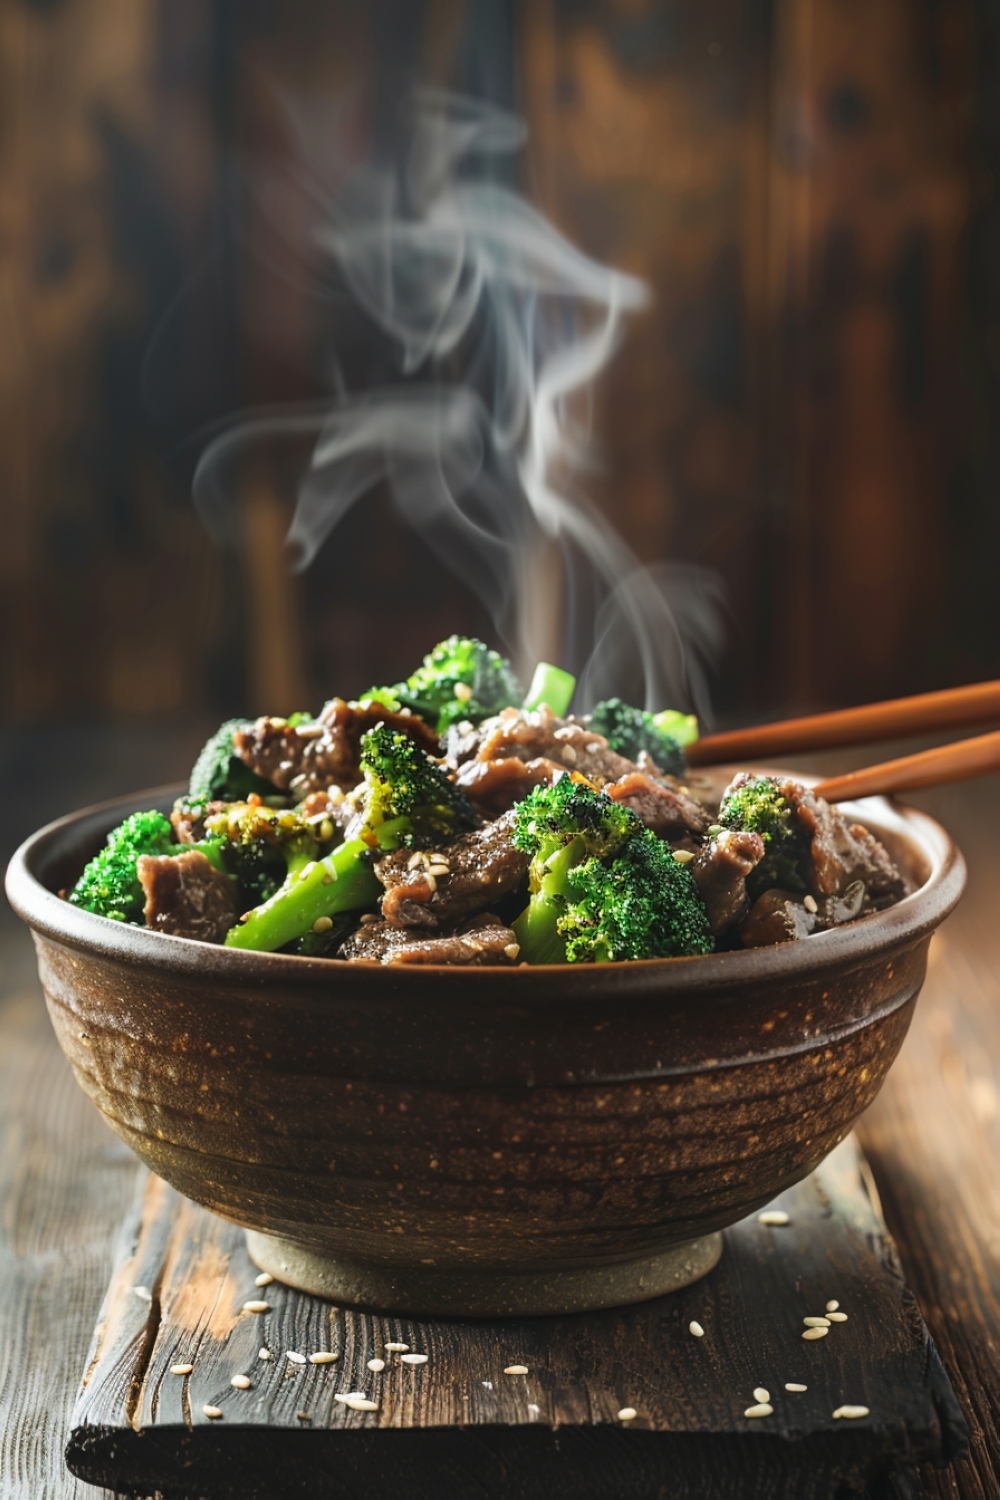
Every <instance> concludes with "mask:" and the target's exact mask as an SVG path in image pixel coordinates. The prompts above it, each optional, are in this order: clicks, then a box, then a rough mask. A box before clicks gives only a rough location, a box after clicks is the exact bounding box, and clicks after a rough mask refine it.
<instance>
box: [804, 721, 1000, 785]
mask: <svg viewBox="0 0 1000 1500" xmlns="http://www.w3.org/2000/svg"><path fill="white" fill-rule="evenodd" d="M991 771H1000V730H998V731H996V732H995V733H993V734H980V735H977V736H976V738H975V739H972V740H959V742H958V743H957V744H955V745H940V746H939V747H938V748H937V749H935V750H921V751H920V753H919V754H918V755H904V756H902V757H901V758H900V759H899V760H885V761H883V762H882V763H881V765H877V766H868V767H867V768H866V769H865V770H863V771H851V772H849V773H848V775H846V776H832V777H830V779H829V780H828V781H821V782H820V783H819V785H818V786H816V787H814V788H813V790H814V791H815V792H816V793H817V795H818V796H820V797H825V798H826V800H827V802H846V801H847V800H848V798H853V797H884V796H888V795H889V793H891V792H915V791H917V790H918V788H919V787H922V786H943V785H944V784H945V782H948V781H967V780H968V779H969V778H970V777H972V776H987V775H989V773H990V772H991Z"/></svg>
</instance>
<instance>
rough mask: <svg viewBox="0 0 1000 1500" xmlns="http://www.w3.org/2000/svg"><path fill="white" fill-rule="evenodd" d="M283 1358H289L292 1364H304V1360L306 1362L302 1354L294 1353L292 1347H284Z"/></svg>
mask: <svg viewBox="0 0 1000 1500" xmlns="http://www.w3.org/2000/svg"><path fill="white" fill-rule="evenodd" d="M285 1358H286V1359H287V1360H290V1361H291V1363H292V1364H293V1365H304V1364H305V1362H306V1357H305V1355H304V1354H296V1352H295V1350H294V1349H286V1350H285Z"/></svg>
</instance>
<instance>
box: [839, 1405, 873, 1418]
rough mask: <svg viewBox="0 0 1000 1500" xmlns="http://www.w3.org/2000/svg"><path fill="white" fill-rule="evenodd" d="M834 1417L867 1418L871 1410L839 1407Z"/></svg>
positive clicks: (856, 1407)
mask: <svg viewBox="0 0 1000 1500" xmlns="http://www.w3.org/2000/svg"><path fill="white" fill-rule="evenodd" d="M833 1415H834V1416H835V1417H867V1416H868V1415H869V1409H868V1407H867V1406H838V1407H837V1410H836V1411H835V1412H834V1414H833Z"/></svg>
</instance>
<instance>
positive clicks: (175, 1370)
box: [170, 1365, 194, 1375]
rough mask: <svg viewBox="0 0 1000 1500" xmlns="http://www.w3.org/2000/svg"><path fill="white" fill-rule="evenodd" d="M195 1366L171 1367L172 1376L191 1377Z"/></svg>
mask: <svg viewBox="0 0 1000 1500" xmlns="http://www.w3.org/2000/svg"><path fill="white" fill-rule="evenodd" d="M193 1369H194V1365H171V1366H170V1373H171V1375H190V1374H191V1371H192V1370H193Z"/></svg>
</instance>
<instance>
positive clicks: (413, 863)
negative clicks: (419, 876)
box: [406, 849, 424, 870]
mask: <svg viewBox="0 0 1000 1500" xmlns="http://www.w3.org/2000/svg"><path fill="white" fill-rule="evenodd" d="M423 857H424V856H423V855H422V854H421V852H420V850H419V849H418V850H417V851H416V853H414V854H411V855H410V857H409V859H408V860H407V861H406V868H407V869H408V870H415V869H416V868H417V865H419V864H420V862H421V861H422V860H423Z"/></svg>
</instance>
